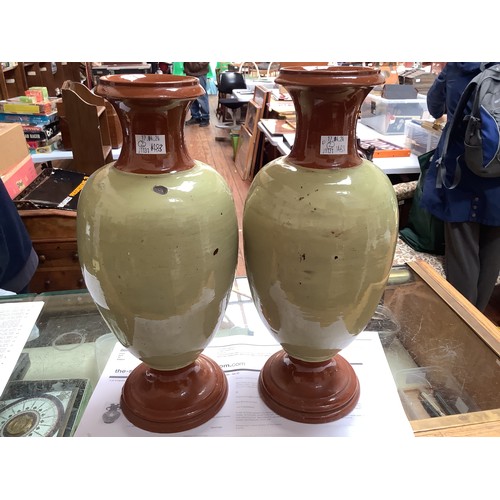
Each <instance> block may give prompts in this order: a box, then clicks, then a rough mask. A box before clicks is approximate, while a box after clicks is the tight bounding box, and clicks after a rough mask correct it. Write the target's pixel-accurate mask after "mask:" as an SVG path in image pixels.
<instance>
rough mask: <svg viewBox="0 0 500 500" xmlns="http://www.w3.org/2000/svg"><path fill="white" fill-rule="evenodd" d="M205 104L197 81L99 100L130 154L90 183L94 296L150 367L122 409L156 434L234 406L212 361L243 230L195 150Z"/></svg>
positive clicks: (112, 85)
mask: <svg viewBox="0 0 500 500" xmlns="http://www.w3.org/2000/svg"><path fill="white" fill-rule="evenodd" d="M202 92H204V91H203V89H202V87H201V86H200V85H199V83H198V80H197V79H196V78H192V77H182V76H172V75H120V76H119V75H115V76H109V77H104V78H101V79H100V82H99V84H98V86H97V88H96V93H98V94H99V95H101V96H103V97H104V98H106V99H108V100H109V101H110V102H111V103H112V104H113V106H114V107H115V109H116V111H117V113H118V115H119V117H120V122H121V125H122V129H123V136H124V142H123V147H122V151H121V154H120V157H119V159H118V160H117V161H116V162H113V163H110V164H108V165H105V166H104V167H102V168H100V169H98V170H96V171H95V172H94V173H93V174H92V175H91V176H90V177H89V179H88V180H87V182H86V184H85V186H84V189H83V190H82V192H81V195H80V199H79V204H78V211H77V237H78V255H79V258H80V263H81V268H82V272H83V276H84V279H85V283H86V286H87V288H88V291H89V293H90V294H91V296H92V298H93V300H94V301H95V303H96V305H97V307H98V309H99V311H100V313H101V315H102V316H103V318H104V319H105V321H106V322H107V324H108V325H109V327H110V329H111V330H112V332H113V333H114V334H115V335H116V337H117V339H118V340H119V342H120V343H121V344H122V345H123V346H125V347H126V348H127V349H128V350H129V351H130V352H131V353H132V354H133V355H134V356H136V357H137V358H138V359H140V360H141V361H142V364H141V365H140V366H139V367H138V368H137V369H136V370H135V371H134V372H135V373H134V372H132V374H131V375H130V376H129V377H128V379H127V381H126V382H125V385H124V389H123V392H122V402H121V403H122V409H123V410H124V414H125V415H126V416H127V418H129V420H131V421H132V422H133V423H134V424H135V425H137V426H139V427H142V428H145V429H147V430H151V431H154V432H176V431H179V430H185V429H187V428H191V427H194V426H197V425H199V424H201V423H203V422H204V421H206V420H207V419H208V418H211V416H213V415H214V414H215V413H216V412H217V411H218V410H219V409H220V407H221V406H222V404H223V402H224V401H225V398H226V394H227V382H226V379H225V375H224V373H223V372H222V370H220V368H219V367H218V366H216V365H215V363H213V362H212V361H211V360H209V359H208V358H206V357H205V356H203V355H201V352H202V351H203V350H204V349H205V347H206V346H207V345H208V343H209V342H210V340H211V338H212V337H213V335H214V334H215V332H216V330H217V328H218V327H219V325H220V323H221V322H222V319H223V316H224V313H225V309H226V306H227V302H228V299H229V295H230V292H231V287H232V284H233V280H234V274H235V269H236V262H237V253H238V225H237V219H236V211H235V207H234V203H233V198H232V194H231V191H230V189H229V187H228V186H227V184H226V182H225V180H224V179H223V178H222V176H221V175H220V174H218V172H216V170H215V169H213V168H212V167H210V166H208V165H205V164H203V163H201V162H199V161H196V160H192V159H191V158H190V156H189V154H188V152H187V150H186V147H185V144H184V129H183V126H184V119H185V115H186V111H187V106H188V105H189V103H190V102H191V101H192V100H193V99H195V98H196V97H197V96H198V95H201V93H202ZM196 374H198V375H196ZM195 375H196V376H195ZM193 377H195V378H196V377H197V378H196V381H195V383H193V380H194V379H193ZM188 384H191V386H190V389H186V387H187V385H188ZM153 387H154V388H155V389H154V390H153ZM190 391H191V393H190ZM207 394H208V395H209V396H208V399H207Z"/></svg>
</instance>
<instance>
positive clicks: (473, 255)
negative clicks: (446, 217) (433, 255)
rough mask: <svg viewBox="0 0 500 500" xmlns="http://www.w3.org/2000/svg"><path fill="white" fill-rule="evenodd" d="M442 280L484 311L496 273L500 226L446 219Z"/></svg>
mask: <svg viewBox="0 0 500 500" xmlns="http://www.w3.org/2000/svg"><path fill="white" fill-rule="evenodd" d="M444 228H445V259H444V270H445V273H446V279H447V280H448V281H449V282H450V283H451V284H452V285H453V286H454V287H455V288H456V289H457V290H458V291H459V292H460V293H461V294H462V295H464V296H465V298H466V299H468V300H469V301H470V302H472V304H474V305H475V306H476V307H477V308H478V309H479V310H480V311H484V309H485V308H486V306H487V305H488V302H489V300H490V298H491V294H492V293H493V289H494V287H495V283H496V281H497V278H498V274H499V272H500V227H495V226H485V225H482V224H478V223H475V222H446V223H445V225H444Z"/></svg>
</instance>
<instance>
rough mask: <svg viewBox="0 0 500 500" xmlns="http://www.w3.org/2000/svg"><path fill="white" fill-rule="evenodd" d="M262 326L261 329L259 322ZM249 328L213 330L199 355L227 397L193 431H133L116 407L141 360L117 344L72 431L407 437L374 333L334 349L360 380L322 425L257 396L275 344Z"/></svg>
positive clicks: (408, 431)
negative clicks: (213, 365) (348, 405)
mask: <svg viewBox="0 0 500 500" xmlns="http://www.w3.org/2000/svg"><path fill="white" fill-rule="evenodd" d="M262 329H264V330H265V327H264V326H263V325H262ZM254 333H257V334H255V335H252V336H249V335H227V336H219V337H215V338H214V339H213V340H212V342H211V343H210V345H209V346H208V347H207V348H206V349H205V351H204V354H205V355H207V356H209V357H210V358H212V359H213V360H215V361H216V362H217V363H218V364H219V365H220V366H221V367H222V368H223V370H224V371H225V373H226V376H227V379H228V384H229V391H228V397H227V400H226V402H225V404H224V406H223V407H222V409H221V410H220V411H219V413H218V414H217V415H216V416H215V417H213V418H212V419H211V420H210V421H208V422H206V423H204V424H202V425H201V426H199V427H197V428H195V429H191V430H188V431H183V432H178V433H172V434H157V433H151V432H147V431H144V430H142V429H139V428H137V427H135V426H134V425H132V424H131V423H130V422H128V420H127V419H126V418H125V417H124V415H123V414H122V413H121V411H120V409H119V407H118V406H117V405H119V403H120V395H121V390H122V386H123V384H124V382H125V380H126V377H127V375H128V374H129V373H130V372H131V371H132V370H133V369H134V368H135V367H136V366H137V365H138V364H139V363H140V361H139V360H138V359H136V358H135V357H134V356H132V355H131V354H130V353H129V352H128V351H127V350H126V349H125V348H123V347H122V345H121V344H118V343H117V344H116V345H115V348H114V349H113V351H112V353H111V356H110V358H109V360H108V363H107V364H106V366H105V368H104V371H103V373H102V376H101V378H100V380H99V382H98V384H97V387H96V389H95V391H94V393H93V395H92V397H91V398H90V401H89V404H88V406H87V409H86V410H85V413H84V414H83V417H82V420H81V422H80V425H79V427H78V429H77V431H76V433H75V436H81V437H83V436H101V437H112V436H138V437H139V436H140V437H145V436H156V437H158V436H213V437H222V436H229V437H240V436H259V437H270V436H332V437H335V436H338V437H342V436H344V437H380V436H389V437H395V436H397V437H413V431H412V428H411V426H410V423H409V421H408V419H407V417H406V415H405V413H404V410H403V407H402V405H401V401H400V399H399V396H398V393H397V389H396V385H395V382H394V379H393V377H392V375H391V372H390V369H389V365H388V363H387V359H386V357H385V355H384V352H383V349H382V345H381V343H380V340H379V338H378V335H377V333H376V332H363V333H361V334H359V335H358V336H357V337H356V339H355V340H354V341H353V342H352V344H351V345H350V346H349V347H347V348H346V349H344V350H343V351H342V352H341V355H342V356H343V357H344V358H345V359H346V360H347V361H349V362H350V363H351V365H352V366H353V368H354V370H355V372H356V374H357V376H358V378H359V382H360V386H361V395H360V399H359V402H358V404H357V405H356V407H355V408H354V410H353V411H352V412H351V413H350V414H349V415H347V416H345V417H343V418H341V419H339V420H337V421H334V422H330V423H324V424H303V423H299V422H293V421H290V420H288V419H285V418H282V417H280V416H278V415H276V414H275V413H274V412H272V411H271V410H270V409H269V408H268V407H267V406H266V405H265V403H264V402H263V401H262V400H261V399H260V396H259V394H258V388H257V384H258V377H259V371H260V369H261V368H262V366H263V365H264V363H265V362H266V361H267V359H268V358H269V356H270V355H272V354H273V353H274V352H276V351H277V350H279V349H281V347H280V345H279V344H277V343H276V342H275V341H274V339H273V338H272V337H271V335H270V334H269V333H267V331H265V332H264V331H262V330H261V331H260V332H254ZM116 410H117V411H118V412H119V414H117V413H116ZM113 411H115V412H114V416H115V417H117V418H116V420H114V421H112V422H111V420H113V418H108V417H109V415H110V414H111V413H110V412H113ZM106 414H107V416H106ZM105 421H108V422H109V423H105Z"/></svg>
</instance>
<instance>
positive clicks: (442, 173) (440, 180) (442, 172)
mask: <svg viewBox="0 0 500 500" xmlns="http://www.w3.org/2000/svg"><path fill="white" fill-rule="evenodd" d="M481 67H482V65H481ZM482 77H483V73H482V72H481V73H479V74H478V75H477V76H475V77H474V78H473V79H472V80H471V81H470V82H469V83H468V85H467V87H465V90H464V91H463V92H462V95H461V96H460V99H459V101H458V104H457V109H456V110H455V114H454V115H453V118H452V120H451V122H450V123H448V124H447V125H446V133H445V136H444V141H443V149H442V150H441V156H440V157H439V158H438V160H437V161H436V168H437V169H438V171H437V176H436V188H437V189H440V188H441V187H443V186H444V187H445V188H447V189H455V188H456V187H457V185H458V183H459V182H460V179H461V177H462V174H461V168H460V163H461V162H462V157H463V155H460V156H458V157H457V158H456V159H455V174H454V176H453V181H452V183H451V185H450V186H447V185H446V166H445V164H444V160H445V158H446V155H447V153H448V143H449V141H450V136H451V135H452V134H453V133H454V132H455V130H456V129H457V127H458V126H459V125H460V124H461V123H462V122H463V121H464V119H465V116H464V110H465V107H466V106H467V103H468V102H469V99H470V96H471V95H472V93H473V92H474V90H475V89H476V88H477V86H478V81H479V80H480V79H481V78H482Z"/></svg>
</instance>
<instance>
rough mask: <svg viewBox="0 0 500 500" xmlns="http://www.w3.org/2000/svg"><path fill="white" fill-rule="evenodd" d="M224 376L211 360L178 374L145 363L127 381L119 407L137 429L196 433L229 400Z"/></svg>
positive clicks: (202, 359)
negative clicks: (193, 431) (196, 428)
mask: <svg viewBox="0 0 500 500" xmlns="http://www.w3.org/2000/svg"><path fill="white" fill-rule="evenodd" d="M227 392H228V384H227V379H226V375H225V373H224V372H223V371H222V369H221V368H220V366H219V365H218V364H217V363H216V362H215V361H213V360H212V359H210V358H209V357H207V356H205V355H203V354H200V356H199V357H198V358H197V359H196V361H195V362H194V363H192V364H190V365H188V366H186V367H184V368H180V369H178V370H170V371H162V370H156V369H153V368H150V367H149V366H147V365H146V364H144V363H142V364H140V365H139V366H138V367H137V368H135V369H134V370H133V371H132V372H131V373H130V375H129V376H128V377H127V380H126V381H125V384H124V386H123V389H122V394H121V399H120V407H121V410H122V411H123V414H124V416H125V417H126V418H127V419H128V420H129V421H130V422H131V423H132V424H134V425H135V426H136V427H140V428H141V429H144V430H146V431H150V432H158V433H172V432H182V431H185V430H189V429H193V428H194V427H198V426H200V425H201V424H203V423H205V422H207V421H208V420H210V419H211V418H212V417H214V416H215V415H216V414H217V413H218V412H219V410H220V409H221V408H222V406H223V405H224V403H225V401H226V399H227Z"/></svg>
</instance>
